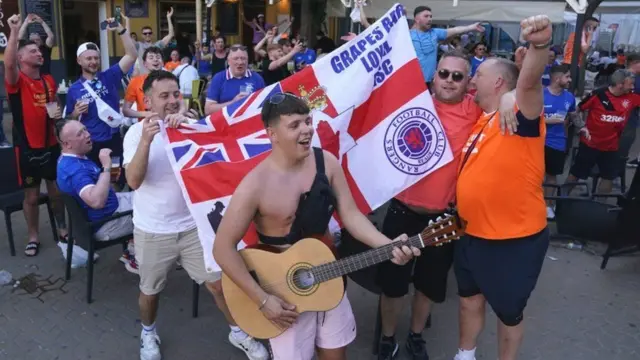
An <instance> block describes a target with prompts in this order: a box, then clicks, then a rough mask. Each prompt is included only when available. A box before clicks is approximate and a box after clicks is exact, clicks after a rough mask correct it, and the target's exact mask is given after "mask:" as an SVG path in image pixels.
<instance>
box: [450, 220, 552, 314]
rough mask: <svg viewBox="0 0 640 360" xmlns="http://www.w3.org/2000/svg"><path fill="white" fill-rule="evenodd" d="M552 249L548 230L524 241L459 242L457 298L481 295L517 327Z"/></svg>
mask: <svg viewBox="0 0 640 360" xmlns="http://www.w3.org/2000/svg"><path fill="white" fill-rule="evenodd" d="M548 247H549V229H547V228H545V229H544V230H542V231H541V232H539V233H537V234H534V235H531V236H527V237H524V238H518V239H512V240H486V239H481V238H478V237H475V236H471V235H465V236H463V237H462V238H461V239H460V240H458V241H457V242H456V246H455V251H454V263H453V268H454V271H455V274H456V278H457V280H458V294H459V295H460V296H461V297H471V296H474V295H478V294H482V295H484V297H485V299H486V300H487V302H488V303H489V305H490V306H491V308H492V309H493V311H494V312H495V313H496V315H497V316H498V318H499V319H500V321H502V323H504V324H505V325H507V326H516V325H518V324H519V323H520V322H521V321H522V317H523V312H524V309H525V307H526V306H527V300H529V296H530V295H531V292H532V291H533V289H534V288H535V286H536V283H537V282H538V276H539V275H540V270H542V263H543V262H544V257H545V255H546V253H547V248H548Z"/></svg>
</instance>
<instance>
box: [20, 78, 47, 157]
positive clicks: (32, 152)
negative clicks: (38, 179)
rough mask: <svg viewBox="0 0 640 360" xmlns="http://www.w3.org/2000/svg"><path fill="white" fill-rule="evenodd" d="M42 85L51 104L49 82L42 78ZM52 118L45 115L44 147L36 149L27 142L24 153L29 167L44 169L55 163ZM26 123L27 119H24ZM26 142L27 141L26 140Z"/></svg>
mask: <svg viewBox="0 0 640 360" xmlns="http://www.w3.org/2000/svg"><path fill="white" fill-rule="evenodd" d="M41 80H42V85H43V86H44V94H45V98H46V101H47V104H48V103H49V102H50V98H49V87H48V86H47V82H46V81H45V80H44V77H42V78H41ZM50 120H51V118H50V117H49V113H48V112H46V113H45V122H44V136H45V137H44V147H43V148H39V149H34V148H32V147H31V146H29V142H28V141H26V142H25V145H26V147H27V148H26V149H25V151H24V155H25V158H26V159H27V161H28V162H29V165H31V166H34V167H42V166H45V165H47V164H48V163H49V162H50V161H55V159H54V158H53V150H52V146H49V134H50V131H51V124H50V122H51V121H50ZM23 121H25V119H23ZM25 140H26V139H25Z"/></svg>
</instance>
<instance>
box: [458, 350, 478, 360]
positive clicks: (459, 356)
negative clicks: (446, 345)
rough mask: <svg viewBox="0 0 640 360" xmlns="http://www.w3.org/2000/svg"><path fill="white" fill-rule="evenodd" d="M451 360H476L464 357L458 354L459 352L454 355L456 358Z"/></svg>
mask: <svg viewBox="0 0 640 360" xmlns="http://www.w3.org/2000/svg"><path fill="white" fill-rule="evenodd" d="M453 360H476V357H475V356H474V357H471V358H469V357H465V356H464V355H462V354H460V351H458V353H457V354H456V356H455V357H454V358H453Z"/></svg>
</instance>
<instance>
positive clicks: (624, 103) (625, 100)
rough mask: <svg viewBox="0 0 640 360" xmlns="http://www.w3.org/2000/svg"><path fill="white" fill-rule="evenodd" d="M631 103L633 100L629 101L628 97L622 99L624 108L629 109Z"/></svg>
mask: <svg viewBox="0 0 640 360" xmlns="http://www.w3.org/2000/svg"><path fill="white" fill-rule="evenodd" d="M629 105H631V101H629V100H627V99H624V100H622V107H623V108H625V109H628V108H629Z"/></svg>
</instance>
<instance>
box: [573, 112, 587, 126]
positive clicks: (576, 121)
mask: <svg viewBox="0 0 640 360" xmlns="http://www.w3.org/2000/svg"><path fill="white" fill-rule="evenodd" d="M581 115H582V114H580V113H579V112H577V111H576V112H572V113H569V121H570V122H571V123H572V124H573V125H575V126H576V127H577V128H578V129H582V128H583V127H585V125H586V122H585V121H584V116H581Z"/></svg>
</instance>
